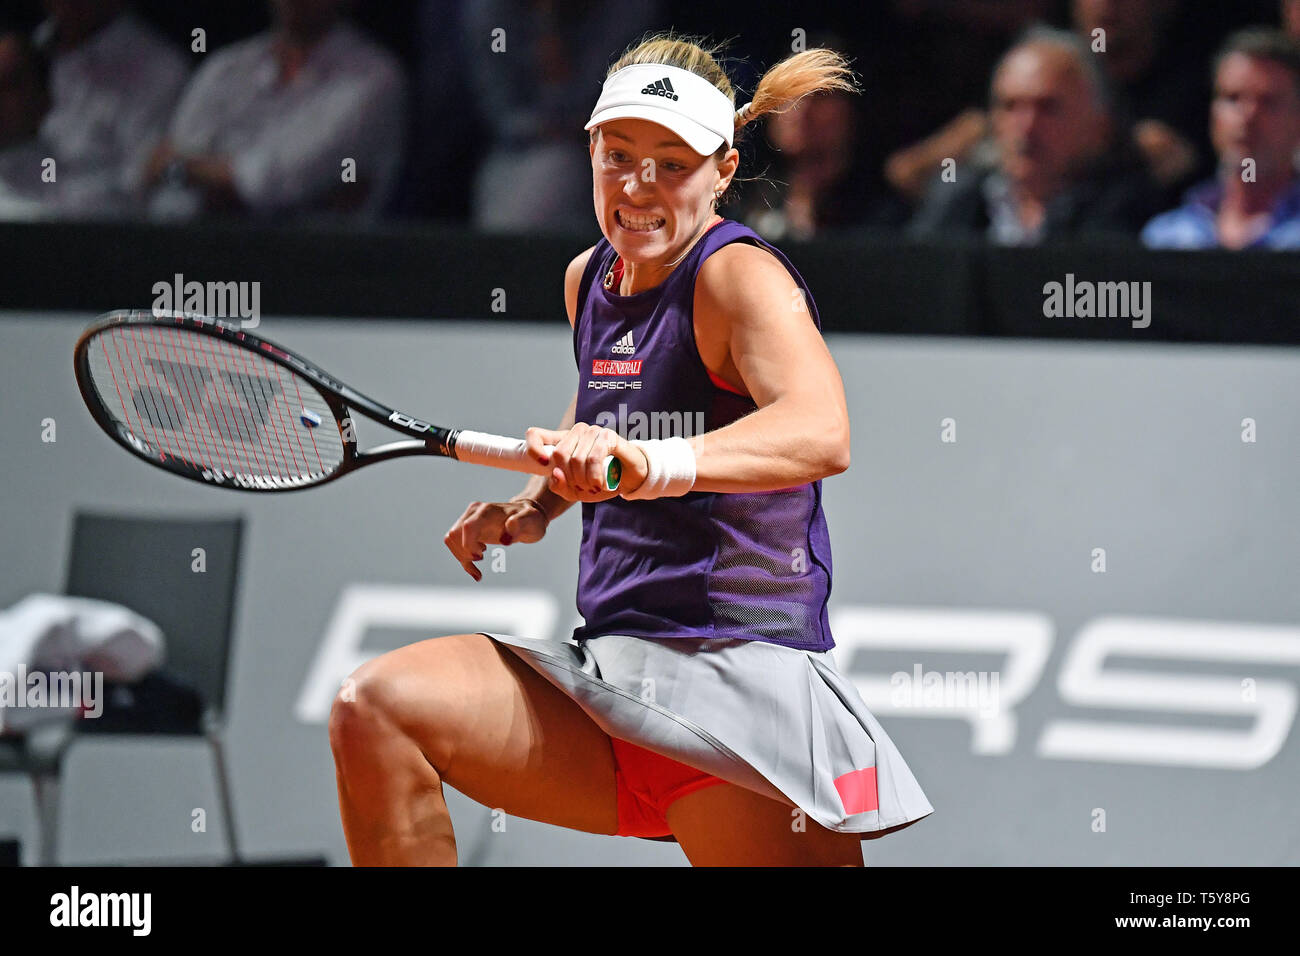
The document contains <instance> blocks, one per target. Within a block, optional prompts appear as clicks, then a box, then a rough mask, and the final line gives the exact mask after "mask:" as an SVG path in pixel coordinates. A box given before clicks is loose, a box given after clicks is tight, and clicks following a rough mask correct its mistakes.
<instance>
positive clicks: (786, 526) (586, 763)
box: [330, 33, 933, 866]
mask: <svg viewBox="0 0 1300 956" xmlns="http://www.w3.org/2000/svg"><path fill="white" fill-rule="evenodd" d="M716 52H717V48H713V49H705V48H704V47H702V46H701V45H700V44H699V43H697V42H696V41H695V40H693V39H691V38H687V37H680V36H676V35H674V34H672V33H667V34H659V35H656V36H653V37H650V38H648V39H646V40H644V41H643V42H641V43H638V44H635V45H634V46H633V47H632V48H630V49H629V50H628V51H627V52H626V53H625V54H624V55H623V56H622V57H621V58H620V59H618V61H617V62H615V63H614V64H613V66H612V67H611V68H610V70H609V73H608V75H607V77H606V79H605V82H604V86H603V89H602V92H601V94H600V97H599V99H598V101H597V102H596V106H595V109H594V110H593V112H592V114H591V120H590V122H589V123H588V124H587V127H586V128H587V129H588V130H589V132H590V153H591V170H592V185H593V199H594V202H595V211H596V216H597V219H598V221H599V223H600V227H601V232H602V233H603V235H604V238H603V239H602V240H601V241H599V242H597V243H596V245H595V246H593V247H592V248H590V249H588V250H586V251H585V252H583V253H582V254H581V255H579V256H578V257H577V258H576V259H574V260H573V262H572V263H570V265H569V267H568V270H567V272H566V274H565V300H566V303H565V304H566V306H567V310H568V313H569V322H570V324H571V325H572V326H573V344H574V355H575V358H576V359H577V363H578V391H577V395H576V396H575V397H574V401H573V403H571V404H570V406H569V409H568V411H567V413H566V414H565V416H564V419H563V421H562V422H561V424H560V426H559V428H558V429H553V430H552V429H547V428H539V427H535V428H530V429H528V432H527V443H528V448H529V450H530V451H531V453H532V454H534V455H535V456H537V458H538V460H539V462H541V463H544V464H545V463H549V464H550V465H552V466H554V467H553V468H552V470H551V473H550V475H549V476H539V477H535V478H533V479H531V480H530V481H529V484H528V486H527V487H526V488H525V489H524V491H523V492H522V493H520V494H519V495H518V496H516V497H515V498H514V499H512V500H511V501H506V502H474V503H472V504H470V506H469V507H468V508H467V509H466V510H465V513H464V514H463V515H462V516H461V517H460V519H459V520H458V521H457V522H456V523H455V525H453V527H452V528H451V530H450V531H449V532H448V533H447V535H446V538H445V542H446V545H447V547H448V548H449V549H450V550H451V552H452V554H454V555H455V556H456V558H457V560H459V561H460V563H461V565H462V566H463V567H464V569H465V571H466V572H467V573H468V574H470V576H472V577H473V578H474V580H476V581H477V580H480V579H481V577H482V574H481V572H480V571H479V570H478V568H477V567H476V565H475V562H477V561H480V560H482V558H483V556H484V551H485V548H486V547H487V545H489V544H496V543H500V544H505V545H509V544H511V543H512V542H533V541H538V540H540V539H541V538H542V536H543V535H544V534H545V533H546V529H547V527H548V526H549V525H550V523H551V522H553V521H554V520H556V519H557V518H558V517H559V516H560V515H561V514H562V513H563V512H564V511H566V510H567V509H568V508H569V507H571V505H572V504H573V503H574V502H581V503H582V509H581V510H582V545H581V550H580V553H579V559H578V560H579V564H578V567H579V573H578V595H577V603H578V609H579V611H580V612H581V613H582V615H583V619H584V622H585V623H584V626H582V627H580V628H578V629H577V630H576V631H575V632H574V634H573V638H572V640H570V641H567V642H557V641H549V640H534V639H528V638H521V637H517V636H513V635H509V634H495V633H487V632H483V633H477V634H457V635H454V636H448V637H439V638H435V639H432V640H426V641H423V642H420V643H416V644H413V645H411V646H409V647H404V648H401V649H400V650H396V651H393V652H391V653H388V654H385V655H383V656H381V657H378V658H376V659H374V660H372V661H370V662H369V663H367V664H365V665H364V666H362V667H361V668H359V669H358V670H357V672H356V673H355V674H354V675H353V677H354V681H355V683H354V684H352V685H350V686H351V689H352V693H350V694H348V695H341V696H340V698H339V699H338V700H336V702H335V704H334V707H333V711H332V714H331V717H330V740H331V744H332V746H333V750H334V756H335V763H336V766H337V773H338V789H339V803H340V809H341V814H342V819H343V828H344V831H345V833H346V836H347V841H348V849H349V852H350V854H351V857H352V861H353V863H354V864H357V865H376V864H416V863H424V864H452V865H454V864H455V862H456V842H455V837H454V835H453V833H452V826H451V819H450V816H449V814H448V810H447V805H446V803H445V802H444V799H443V794H442V785H443V784H444V783H447V784H450V785H451V786H452V787H454V788H455V789H456V790H458V791H460V792H461V793H463V794H466V795H467V796H469V797H471V798H472V799H474V800H476V801H478V802H479V803H482V804H484V805H485V806H488V807H492V808H496V809H501V810H504V811H505V812H506V813H507V814H510V815H516V816H521V817H527V818H529V819H532V820H541V821H544V822H547V823H552V824H556V825H558V826H563V827H570V828H573V829H577V830H584V831H587V832H589V833H603V834H614V835H620V836H635V837H642V838H646V839H660V840H674V841H676V842H677V843H678V844H679V845H680V846H681V848H682V850H683V851H684V852H685V854H686V857H687V859H688V860H689V861H690V862H691V863H692V864H694V865H797V864H810V865H845V866H862V865H863V855H862V845H861V841H862V840H864V839H871V838H873V837H878V836H881V835H883V834H885V833H889V832H892V831H895V830H898V829H901V828H903V827H906V826H909V825H911V824H912V823H915V822H916V821H917V820H919V819H921V818H922V817H925V816H927V815H928V814H930V813H932V812H933V808H932V807H931V806H930V804H929V802H928V801H927V800H926V797H925V794H924V793H923V792H922V790H921V788H920V786H919V785H918V784H917V782H916V780H915V779H914V777H913V776H912V773H911V771H910V770H909V769H908V767H907V764H906V763H905V762H904V760H903V758H902V756H901V754H900V753H899V752H898V750H897V749H896V748H895V746H894V744H893V743H892V742H891V741H890V739H889V737H888V736H887V735H886V734H885V732H884V730H883V729H882V728H881V727H880V725H879V724H878V723H877V722H876V720H875V719H874V718H873V716H872V715H871V714H870V713H869V712H868V710H867V708H866V706H865V704H864V703H863V702H862V699H861V698H860V697H859V695H858V693H857V691H856V690H855V689H854V687H853V685H852V684H850V683H849V682H848V681H847V680H846V679H845V678H844V677H842V676H841V675H840V673H839V671H838V670H837V668H836V665H835V662H834V660H833V659H832V657H831V648H832V647H833V646H834V641H833V640H832V638H831V633H830V629H829V627H828V624H827V613H826V602H827V597H828V595H829V594H830V588H831V555H830V543H829V538H828V533H827V528H826V523H825V520H824V518H823V515H822V508H821V479H823V478H825V477H827V476H830V475H835V474H838V473H840V472H843V471H844V470H845V469H846V468H848V466H849V422H848V414H847V410H846V405H845V400H844V389H843V385H842V384H841V381H840V376H839V372H838V370H837V369H836V367H835V363H834V361H832V359H831V356H830V353H829V352H828V351H827V349H826V346H825V344H824V343H823V341H822V338H821V333H820V328H821V322H820V318H819V316H818V313H817V308H816V305H815V304H814V303H813V300H812V296H811V294H810V293H809V290H808V286H807V285H806V283H805V282H804V280H803V279H802V277H801V276H800V275H799V273H798V272H797V271H796V270H795V268H794V267H793V266H792V265H791V264H790V261H789V260H788V259H787V258H786V257H785V256H784V255H783V254H782V253H781V252H779V251H778V250H777V249H775V248H774V247H772V246H771V245H769V244H768V243H766V242H765V241H763V240H762V239H760V238H759V237H758V235H757V234H756V233H754V232H753V231H751V230H750V229H748V228H746V227H745V226H743V225H741V224H740V223H737V222H734V221H730V220H727V219H724V218H723V217H721V216H719V215H718V214H717V213H716V211H715V210H716V208H717V205H718V203H719V201H720V200H721V199H722V197H723V195H724V194H725V193H726V190H727V188H728V186H729V185H730V184H731V182H732V179H733V177H734V176H735V174H736V171H737V167H738V165H739V153H738V151H737V150H736V149H735V148H734V147H733V138H734V134H735V133H736V132H738V131H739V130H740V129H741V128H742V127H744V126H745V125H746V124H748V123H750V122H752V121H753V120H754V119H756V118H757V117H759V116H762V115H764V114H766V113H773V112H780V111H783V110H785V109H788V108H789V107H790V106H791V105H793V104H794V103H795V102H797V101H798V99H799V98H800V97H802V96H804V95H805V94H809V93H814V92H816V91H818V90H825V89H830V88H840V89H847V90H854V89H856V87H855V85H854V83H853V74H852V73H851V71H849V69H848V68H847V63H846V61H845V60H844V59H843V58H842V57H841V56H840V55H839V54H838V53H835V52H834V51H831V50H826V49H813V50H808V51H805V52H801V53H798V54H795V55H793V56H790V57H789V58H787V59H786V60H784V61H783V62H781V63H779V64H777V65H776V66H774V67H772V68H771V69H770V70H769V71H768V72H767V73H766V74H765V75H764V76H763V77H762V79H761V81H760V82H759V83H758V86H757V88H756V90H755V92H754V97H753V101H752V102H750V103H746V104H745V105H744V106H743V107H741V108H740V109H736V106H735V102H734V95H735V94H734V91H733V89H732V86H731V83H730V82H729V80H728V78H727V75H726V73H725V72H724V70H723V69H722V68H721V67H720V65H719V64H718V62H717V61H716V60H715V59H714V53H716ZM620 405H622V406H624V407H623V408H622V409H620V407H619V406H620ZM620 412H621V413H622V414H621V415H620ZM637 413H641V415H640V416H638V415H637ZM697 416H700V417H697ZM700 420H702V421H703V422H704V423H705V428H704V430H703V433H701V434H688V432H689V431H690V430H691V423H693V422H696V421H700ZM636 421H640V422H642V423H645V422H659V423H666V427H668V428H671V430H672V433H670V434H666V435H658V436H655V435H649V436H645V435H642V436H639V437H637V436H633V437H632V438H630V439H629V437H628V436H625V435H621V434H619V432H618V431H616V430H615V429H614V428H613V427H611V426H612V425H613V424H615V423H617V422H636ZM627 430H628V431H631V429H627ZM548 444H549V445H553V446H554V451H553V452H552V453H551V454H550V456H549V459H548V458H547V457H546V454H545V451H544V446H545V445H548ZM611 454H612V455H615V456H617V457H618V458H619V459H620V461H622V462H623V463H624V472H623V477H622V483H621V485H620V486H619V489H618V490H617V491H614V492H610V491H606V490H604V489H605V485H604V484H603V478H604V474H603V468H602V463H603V462H604V461H605V458H606V456H607V455H611Z"/></svg>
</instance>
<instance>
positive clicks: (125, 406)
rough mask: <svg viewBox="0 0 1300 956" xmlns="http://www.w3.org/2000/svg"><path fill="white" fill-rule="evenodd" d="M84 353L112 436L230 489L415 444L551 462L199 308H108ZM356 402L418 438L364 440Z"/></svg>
mask: <svg viewBox="0 0 1300 956" xmlns="http://www.w3.org/2000/svg"><path fill="white" fill-rule="evenodd" d="M74 363H75V367H76V373H77V385H78V386H79V387H80V389H81V396H82V398H84V399H85V401H86V406H87V407H88V408H89V409H90V413H91V414H92V415H93V416H94V417H95V421H97V422H98V423H99V424H100V426H101V427H102V428H103V429H104V431H106V432H107V433H108V434H109V436H111V437H112V438H113V439H114V440H116V441H117V442H118V443H119V444H120V445H122V446H123V447H124V448H126V449H127V450H128V451H130V452H132V453H133V454H135V455H137V456H139V457H140V458H143V459H144V460H145V461H147V462H149V463H150V464H153V465H157V466H158V467H160V468H165V469H167V470H168V471H170V472H172V473H173V474H176V475H180V476H181V477H183V478H190V479H193V480H194V481H201V482H203V483H204V484H208V485H213V486H216V487H220V488H235V489H239V490H242V491H296V490H298V489H301V488H310V487H313V486H315V485H321V484H324V483H325V482H327V481H333V480H334V479H336V478H339V477H340V476H342V475H346V474H348V473H349V472H352V471H356V470H357V469H358V468H363V467H365V466H366V465H372V464H374V463H375V462H379V461H388V460H390V459H393V458H404V457H408V456H411V455H434V456H439V457H443V458H454V459H455V460H457V461H464V462H469V463H471V464H475V465H488V466H490V467H492V468H504V469H507V470H509V471H518V472H524V473H528V474H536V475H546V474H550V471H551V466H549V465H544V464H542V463H541V462H539V461H537V460H536V459H534V458H533V457H532V456H531V455H530V454H529V453H528V452H527V450H526V448H525V443H524V441H523V440H522V439H518V438H505V437H503V436H501V435H492V434H488V433H486V432H476V431H470V430H468V429H456V428H444V427H443V426H441V425H434V424H432V423H430V422H427V421H422V420H421V419H418V418H413V417H412V416H410V415H407V414H405V413H403V412H399V411H397V410H396V409H393V408H389V407H388V406H386V405H381V404H380V403H379V402H376V401H375V400H374V399H371V398H367V397H366V396H364V395H362V394H361V393H360V392H358V391H356V390H355V389H353V388H351V387H349V386H347V385H345V384H343V383H342V382H340V381H339V380H338V379H337V378H335V377H334V376H332V375H330V374H328V373H327V372H324V371H322V370H321V369H320V368H318V367H317V366H315V365H313V364H312V363H311V362H309V361H307V360H306V359H304V358H302V357H301V356H298V355H295V354H294V353H293V352H290V351H289V350H288V349H284V348H281V347H280V346H278V345H275V344H273V343H271V342H268V341H267V340H266V339H263V338H260V337H258V336H256V335H251V334H249V333H248V332H245V331H244V330H243V329H241V328H239V327H237V326H234V325H230V324H227V323H225V322H221V321H219V320H217V319H211V318H206V317H204V316H202V315H197V314H195V313H192V312H165V313H164V312H158V313H155V312H153V311H146V310H134V311H131V310H121V311H117V312H109V313H107V314H106V315H103V316H100V317H99V319H97V320H96V321H95V322H94V323H93V324H92V325H91V326H90V327H89V328H87V329H86V331H85V332H83V333H82V335H81V338H80V339H78V340H77V346H76V352H75V355H74ZM355 413H360V414H362V415H365V416H366V417H367V418H370V419H373V420H374V421H376V422H381V423H383V424H385V425H388V426H389V427H391V428H393V429H394V430H396V431H399V432H401V433H402V434H404V435H411V436H416V437H413V438H408V439H407V440H405V441H395V442H391V443H389V444H386V445H380V446H378V447H375V448H371V449H370V450H368V451H358V449H357V441H356V429H355V427H354V424H353V423H354V419H353V415H354V414H355ZM554 450H555V449H554V446H552V445H547V446H546V451H547V453H548V454H549V453H550V452H552V451H554ZM622 471H623V470H622V464H621V463H620V462H619V460H618V459H617V458H615V457H614V456H612V455H611V456H609V457H608V458H606V459H605V486H606V489H607V490H609V491H615V490H617V489H618V483H619V479H620V478H621V476H622Z"/></svg>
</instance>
